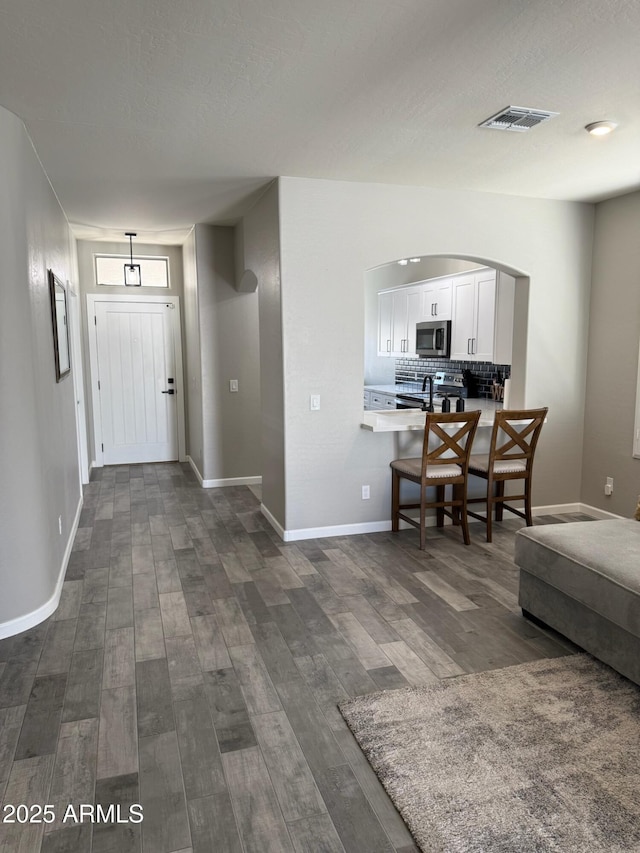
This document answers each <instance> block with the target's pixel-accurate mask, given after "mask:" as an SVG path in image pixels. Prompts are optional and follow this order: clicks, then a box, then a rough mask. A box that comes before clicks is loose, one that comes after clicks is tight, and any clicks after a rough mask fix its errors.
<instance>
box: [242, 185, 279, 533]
mask: <svg viewBox="0 0 640 853" xmlns="http://www.w3.org/2000/svg"><path fill="white" fill-rule="evenodd" d="M278 188H279V185H278V182H274V183H273V184H272V185H271V186H270V188H269V189H268V190H267V192H266V193H265V194H264V195H263V196H262V197H261V199H260V200H259V202H258V203H257V204H256V205H255V207H254V208H253V209H252V210H251V211H250V212H249V213H248V214H247V215H246V216H245V218H244V249H245V251H244V266H245V269H247V270H251V271H252V272H253V273H255V275H256V277H257V279H258V296H259V314H260V396H261V400H262V413H261V420H260V421H259V423H260V430H261V444H262V503H263V506H264V507H265V508H266V509H267V510H268V511H269V512H270V513H271V515H272V516H273V518H275V520H276V521H277V522H278V523H279V524H280V525H282V526H283V527H284V523H285V409H284V367H283V365H284V362H283V330H282V290H281V276H280V223H279V211H280V204H279V195H278Z"/></svg>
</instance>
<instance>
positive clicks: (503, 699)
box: [340, 654, 640, 853]
mask: <svg viewBox="0 0 640 853" xmlns="http://www.w3.org/2000/svg"><path fill="white" fill-rule="evenodd" d="M340 711H341V712H342V715H343V717H344V718H345V720H346V721H347V724H348V725H349V727H350V729H351V730H352V732H353V734H354V735H355V737H356V739H357V741H358V743H359V744H360V746H361V748H362V750H363V752H364V753H365V755H366V756H367V758H368V760H369V763H370V764H371V766H372V767H373V769H374V770H375V772H376V774H377V775H378V778H379V779H380V780H381V782H382V784H383V785H384V787H385V788H386V790H387V792H388V793H389V796H390V797H391V799H392V800H393V802H394V803H395V805H396V808H397V809H398V811H399V812H400V814H401V815H402V817H403V818H404V820H405V823H406V824H407V826H408V827H409V829H410V831H411V833H412V834H413V837H414V838H415V840H416V843H417V844H418V845H419V846H420V848H421V849H422V850H423V851H425V853H458V851H459V853H472V851H473V853H475V851H477V853H497V851H499V853H533V851H535V853H541V851H554V853H555V851H558V853H596V851H606V853H629V851H640V688H638V687H637V686H636V685H634V684H632V683H631V682H629V681H627V680H626V679H624V678H622V677H621V676H619V675H618V674H617V673H616V672H614V671H613V670H612V669H610V668H609V667H606V666H604V665H602V664H600V663H598V662H597V661H595V660H593V658H591V657H589V656H588V655H582V654H581V655H571V656H568V657H562V658H554V659H552V660H542V661H535V662H533V663H527V664H522V665H520V666H513V667H508V668H506V669H500V670H494V671H492V672H485V673H480V674H477V675H466V676H461V677H459V678H451V679H447V680H445V681H442V682H441V683H440V684H437V685H434V686H430V687H423V688H406V689H403V690H391V691H385V692H383V693H375V694H372V695H369V696H360V697H358V698H356V699H351V700H349V701H347V702H343V703H342V704H341V705H340Z"/></svg>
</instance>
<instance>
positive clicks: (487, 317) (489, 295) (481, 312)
mask: <svg viewBox="0 0 640 853" xmlns="http://www.w3.org/2000/svg"><path fill="white" fill-rule="evenodd" d="M452 321H453V322H452V324H451V356H450V357H451V358H452V359H455V360H456V361H494V342H495V328H496V325H495V323H496V271H495V270H491V269H484V270H479V271H478V272H475V273H469V274H468V275H461V276H456V277H455V278H454V279H453V291H452ZM503 363H507V362H503Z"/></svg>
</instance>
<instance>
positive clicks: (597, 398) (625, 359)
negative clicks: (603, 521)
mask: <svg viewBox="0 0 640 853" xmlns="http://www.w3.org/2000/svg"><path fill="white" fill-rule="evenodd" d="M639 270H640V192H635V193H630V194H629V195H624V196H621V197H619V198H614V199H611V200H610V201H604V202H601V203H600V204H598V205H596V215H595V231H594V241H593V282H592V288H591V322H590V325H589V358H588V366H587V397H586V406H585V421H584V454H583V459H582V468H583V479H582V500H583V501H584V502H585V503H587V504H590V505H591V506H595V507H599V508H601V509H605V510H608V511H609V512H614V513H616V514H619V515H623V516H627V517H629V516H631V515H633V512H634V510H635V507H636V502H637V499H638V495H639V494H640V459H634V458H633V457H632V455H631V454H632V447H633V430H634V412H635V397H636V379H637V372H638V344H639V341H640V285H639V283H638V278H639ZM607 477H613V479H614V491H613V495H611V496H610V497H606V496H605V494H604V484H605V479H606V478H607Z"/></svg>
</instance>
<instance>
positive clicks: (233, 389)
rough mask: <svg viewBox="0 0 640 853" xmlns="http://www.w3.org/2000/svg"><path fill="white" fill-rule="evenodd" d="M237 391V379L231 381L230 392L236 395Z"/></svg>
mask: <svg viewBox="0 0 640 853" xmlns="http://www.w3.org/2000/svg"><path fill="white" fill-rule="evenodd" d="M237 390H238V380H237V379H230V380H229V391H232V392H233V393H235V392H236V391H237Z"/></svg>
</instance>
